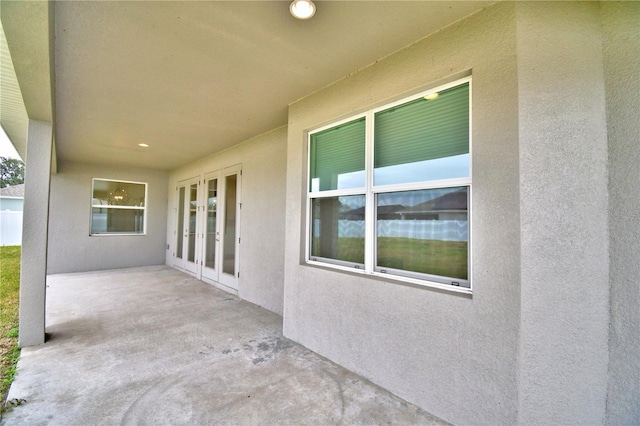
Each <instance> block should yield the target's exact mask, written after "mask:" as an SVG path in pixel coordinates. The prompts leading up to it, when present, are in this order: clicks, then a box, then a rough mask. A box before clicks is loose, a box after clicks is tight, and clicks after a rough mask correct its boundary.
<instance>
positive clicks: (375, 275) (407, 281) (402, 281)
mask: <svg viewBox="0 0 640 426" xmlns="http://www.w3.org/2000/svg"><path fill="white" fill-rule="evenodd" d="M303 265H306V266H313V267H318V268H321V269H327V270H330V271H339V272H346V273H348V274H352V275H357V276H364V277H366V278H371V279H374V280H376V281H383V282H385V283H390V284H397V285H409V286H411V287H415V288H424V289H437V290H444V291H446V292H451V293H458V294H467V295H472V294H473V291H472V289H471V288H466V287H458V286H455V285H451V284H442V283H438V282H434V281H426V280H419V279H415V278H409V277H402V276H398V275H390V274H385V273H382V272H376V271H373V272H367V271H365V270H364V269H358V268H353V267H348V266H342V265H333V264H328V263H324V262H318V261H314V260H307V261H306V262H305V263H304V264H303Z"/></svg>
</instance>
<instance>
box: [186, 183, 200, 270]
mask: <svg viewBox="0 0 640 426" xmlns="http://www.w3.org/2000/svg"><path fill="white" fill-rule="evenodd" d="M197 203H198V184H196V183H194V184H192V185H191V186H190V188H189V241H188V247H189V251H188V253H187V260H188V261H189V262H195V260H196V214H197V208H198V204H197Z"/></svg>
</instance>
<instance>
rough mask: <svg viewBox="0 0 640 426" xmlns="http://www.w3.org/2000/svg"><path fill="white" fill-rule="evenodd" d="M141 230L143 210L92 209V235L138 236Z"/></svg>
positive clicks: (142, 226)
mask: <svg viewBox="0 0 640 426" xmlns="http://www.w3.org/2000/svg"><path fill="white" fill-rule="evenodd" d="M143 229H144V210H138V209H109V208H99V207H94V208H93V209H92V215H91V233H92V234H109V233H116V234H140V233H142V232H143Z"/></svg>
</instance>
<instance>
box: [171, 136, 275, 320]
mask: <svg viewBox="0 0 640 426" xmlns="http://www.w3.org/2000/svg"><path fill="white" fill-rule="evenodd" d="M286 143H287V129H286V127H281V128H278V129H275V130H273V131H271V132H269V133H266V134H264V135H261V136H257V137H255V138H252V139H250V140H247V141H245V142H243V143H241V144H239V145H236V146H234V147H233V148H230V149H227V150H225V151H222V152H220V153H216V154H214V155H211V156H209V157H206V158H204V159H202V160H200V161H198V162H196V163H192V164H190V165H188V166H185V167H182V168H180V169H178V170H175V171H173V172H172V173H171V176H170V180H169V212H170V213H169V217H168V222H167V231H168V232H167V242H168V243H169V244H170V245H171V249H170V250H167V253H166V263H167V264H168V265H172V264H173V258H172V253H173V252H174V251H175V250H174V249H173V246H174V245H175V241H174V240H175V237H174V234H173V231H174V230H175V227H176V220H177V219H176V214H175V212H176V208H175V207H176V205H177V201H176V191H175V187H176V183H177V182H179V181H181V180H184V179H189V178H192V177H195V176H202V175H203V174H204V173H208V172H212V171H216V170H222V169H224V168H226V167H230V166H234V165H237V164H241V165H242V188H241V191H242V210H241V212H240V222H241V224H240V237H241V238H242V242H241V244H240V252H239V260H240V267H239V271H240V278H239V282H238V296H240V297H241V298H242V299H245V300H248V301H249V302H252V303H254V304H256V305H258V306H262V307H263V308H266V309H268V310H270V311H272V312H275V313H277V314H278V315H282V310H283V302H282V301H283V282H284V278H283V277H284V230H285V220H284V219H285V183H286V170H285V165H286Z"/></svg>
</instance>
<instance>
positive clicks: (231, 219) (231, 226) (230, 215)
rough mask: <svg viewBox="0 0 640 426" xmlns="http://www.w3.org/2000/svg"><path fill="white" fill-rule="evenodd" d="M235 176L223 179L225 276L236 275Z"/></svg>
mask: <svg viewBox="0 0 640 426" xmlns="http://www.w3.org/2000/svg"><path fill="white" fill-rule="evenodd" d="M237 179H238V176H237V175H229V176H227V177H226V178H225V199H224V201H225V202H224V205H225V209H224V210H225V211H224V239H223V257H224V260H223V262H222V271H223V272H224V273H227V274H231V275H235V273H236V201H237V195H236V192H237V189H236V188H237Z"/></svg>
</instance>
